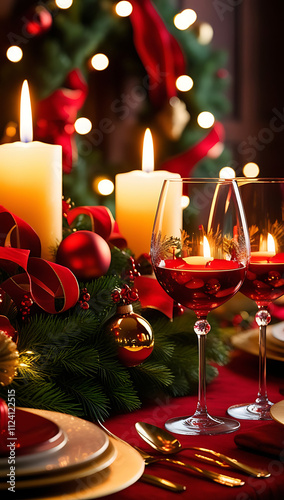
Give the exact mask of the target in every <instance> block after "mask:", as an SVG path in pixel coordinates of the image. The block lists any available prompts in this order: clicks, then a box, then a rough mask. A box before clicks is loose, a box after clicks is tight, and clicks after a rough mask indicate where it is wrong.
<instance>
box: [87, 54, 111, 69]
mask: <svg viewBox="0 0 284 500" xmlns="http://www.w3.org/2000/svg"><path fill="white" fill-rule="evenodd" d="M91 65H92V66H93V68H94V69H96V70H97V71H103V70H104V69H106V68H107V67H108V65H109V58H108V57H107V56H106V55H105V54H100V53H98V54H95V55H94V56H93V57H92V59H91Z"/></svg>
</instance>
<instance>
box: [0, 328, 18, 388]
mask: <svg viewBox="0 0 284 500" xmlns="http://www.w3.org/2000/svg"><path fill="white" fill-rule="evenodd" d="M18 364H19V353H18V351H17V346H16V344H15V342H13V340H12V339H11V337H9V336H8V335H6V333H5V332H4V331H3V330H0V384H1V385H8V384H10V383H11V382H12V380H13V378H14V377H15V375H16V374H17V366H18Z"/></svg>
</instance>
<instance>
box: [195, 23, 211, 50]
mask: <svg viewBox="0 0 284 500" xmlns="http://www.w3.org/2000/svg"><path fill="white" fill-rule="evenodd" d="M213 35H214V31H213V28H212V26H211V24H209V23H201V24H200V26H199V33H198V37H197V40H198V41H199V43H201V45H207V44H208V43H210V42H211V41H212V38H213Z"/></svg>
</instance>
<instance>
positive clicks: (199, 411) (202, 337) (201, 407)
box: [194, 317, 211, 415]
mask: <svg viewBox="0 0 284 500" xmlns="http://www.w3.org/2000/svg"><path fill="white" fill-rule="evenodd" d="M210 328H211V327H210V325H209V323H208V321H207V319H206V317H205V318H200V319H198V321H196V323H195V325H194V331H195V333H196V335H197V338H198V359H199V368H198V401H197V408H196V412H195V415H207V407H206V352H205V348H206V335H207V333H209V332H210Z"/></svg>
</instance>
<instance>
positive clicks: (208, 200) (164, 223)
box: [151, 178, 250, 435]
mask: <svg viewBox="0 0 284 500" xmlns="http://www.w3.org/2000/svg"><path fill="white" fill-rule="evenodd" d="M182 194H185V195H186V196H188V199H189V205H188V207H187V208H186V209H184V210H182V207H181V198H182ZM249 252H250V245H249V235H248V231H247V226H246V220H245V216H244V211H243V207H242V203H241V199H240V195H239V191H238V187H237V183H236V182H235V181H232V180H223V179H197V178H192V179H168V180H166V181H164V183H163V187H162V191H161V195H160V199H159V203H158V207H157V213H156V217H155V222H154V227H153V234H152V241H151V258H152V265H153V269H154V272H155V275H156V277H157V280H158V282H159V283H160V285H161V286H162V287H163V288H164V289H165V291H166V292H167V293H168V294H169V295H170V297H172V298H173V299H174V300H175V301H176V302H179V303H181V304H182V305H183V306H185V307H187V308H189V309H191V310H193V311H194V312H195V314H196V316H197V320H196V322H195V325H194V331H195V333H196V335H197V338H198V352H199V387H198V403H197V408H196V411H195V413H194V415H192V416H186V417H177V418H173V419H170V420H168V421H167V422H166V424H165V427H166V428H167V429H168V430H169V431H172V432H174V433H177V434H192V435H200V434H223V433H227V432H232V431H234V430H236V429H237V428H238V427H239V425H240V424H239V422H237V421H236V420H233V419H230V418H221V417H212V416H211V415H209V413H208V412H207V406H206V359H205V343H206V336H207V334H208V333H209V331H210V324H209V323H208V321H207V315H208V313H209V312H210V311H212V310H213V309H215V308H216V307H219V306H220V305H221V304H223V303H224V302H226V301H227V300H229V299H230V298H231V297H232V296H233V295H234V294H235V293H236V292H237V291H238V290H239V288H240V287H241V285H242V283H243V280H244V277H245V272H246V268H247V264H248V260H249Z"/></svg>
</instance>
